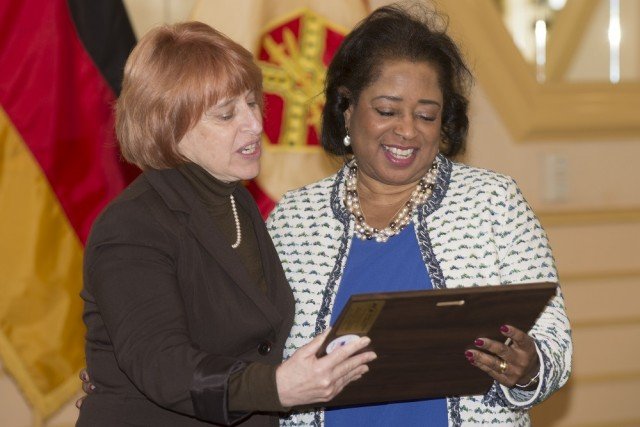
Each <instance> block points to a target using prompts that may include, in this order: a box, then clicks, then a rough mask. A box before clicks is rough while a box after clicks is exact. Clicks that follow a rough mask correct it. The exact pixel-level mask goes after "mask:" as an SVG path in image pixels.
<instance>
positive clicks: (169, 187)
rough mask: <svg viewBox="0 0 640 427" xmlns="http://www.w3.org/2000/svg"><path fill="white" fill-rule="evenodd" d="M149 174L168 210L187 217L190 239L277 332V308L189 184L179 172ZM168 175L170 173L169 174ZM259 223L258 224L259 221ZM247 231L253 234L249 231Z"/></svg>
mask: <svg viewBox="0 0 640 427" xmlns="http://www.w3.org/2000/svg"><path fill="white" fill-rule="evenodd" d="M153 172H154V173H152V174H149V175H150V176H149V178H150V179H149V181H150V182H151V183H152V185H153V186H154V188H156V190H157V191H158V192H159V193H160V194H161V196H162V197H163V199H164V200H165V202H167V204H168V205H169V207H170V208H171V209H174V210H181V211H184V212H186V213H187V214H188V216H189V219H188V224H187V226H188V228H189V229H190V231H191V232H192V234H193V236H194V237H195V238H196V239H197V240H198V241H199V242H200V244H202V246H203V247H204V248H205V249H206V250H207V252H209V254H211V256H212V257H213V258H214V259H215V260H216V261H218V263H219V264H220V266H221V267H222V268H223V269H224V270H225V271H226V273H227V274H228V275H229V277H230V278H231V279H232V280H233V281H234V282H235V283H236V284H237V285H238V287H239V288H240V289H242V291H243V292H244V294H245V295H246V296H247V297H248V298H249V299H251V300H252V301H253V302H254V304H255V305H256V307H258V309H260V311H261V312H262V313H263V314H264V316H265V317H266V319H267V320H268V321H269V323H270V324H271V325H272V327H273V328H274V329H275V330H277V329H278V328H279V326H280V324H281V323H282V315H281V314H280V313H279V312H278V310H277V308H276V307H275V305H274V304H273V303H272V302H271V301H270V300H269V298H268V297H267V295H265V294H264V293H263V292H262V290H260V287H259V286H258V284H257V283H254V282H253V280H251V278H250V277H249V273H248V272H247V269H246V268H245V266H244V265H243V264H242V262H241V261H240V257H239V256H238V255H237V254H236V253H235V252H234V251H233V249H232V248H231V246H230V245H229V243H228V242H227V241H226V239H225V238H224V236H223V235H222V232H221V231H220V230H219V228H218V227H217V226H216V225H215V224H214V222H213V221H212V219H211V217H210V215H209V214H208V212H207V210H206V208H205V206H204V204H203V203H202V202H200V200H199V199H198V197H197V196H196V194H195V191H194V190H193V189H192V188H191V184H189V182H187V180H186V179H185V178H184V177H183V176H182V175H181V174H180V172H178V171H176V170H167V171H153ZM158 172H160V173H158ZM169 172H173V173H172V174H169ZM162 175H166V176H162ZM159 178H168V179H159ZM171 193H173V194H171ZM236 193H237V191H236ZM243 202H244V203H243V207H245V209H247V210H248V211H249V212H251V209H250V207H246V206H245V203H246V200H243ZM252 220H253V215H252ZM260 221H262V219H261V218H260ZM253 222H254V227H255V228H258V229H259V228H264V227H260V225H259V224H258V225H257V227H256V226H255V220H254V221H253ZM245 232H250V230H246V231H245ZM251 232H253V231H252V230H251ZM257 234H258V242H259V248H260V253H261V254H262V255H261V257H262V259H263V268H265V271H264V274H265V277H266V278H267V283H268V284H269V285H273V284H272V283H270V280H269V277H270V276H268V275H267V274H268V273H267V270H266V268H267V266H266V265H265V262H264V258H265V254H264V251H265V248H264V247H263V246H264V243H263V241H262V240H263V239H262V238H260V236H259V231H257Z"/></svg>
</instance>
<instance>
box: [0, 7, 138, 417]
mask: <svg viewBox="0 0 640 427" xmlns="http://www.w3.org/2000/svg"><path fill="white" fill-rule="evenodd" d="M134 44H135V37H134V35H133V32H132V30H131V26H130V24H129V20H128V17H127V14H126V10H125V8H124V6H123V4H122V3H121V0H100V1H87V0H69V1H66V0H20V1H3V2H0V357H2V364H3V365H4V367H5V368H6V369H7V370H8V371H9V372H10V373H11V374H12V376H13V377H14V378H15V379H16V381H17V383H18V385H19V386H20V388H21V389H22V391H23V392H24V394H25V395H26V397H27V399H28V400H29V401H30V403H31V404H32V405H33V407H34V408H35V410H36V411H37V413H38V414H39V415H40V416H42V417H46V416H48V415H49V414H51V413H52V412H53V411H55V410H56V409H57V408H59V407H60V405H62V404H63V403H64V402H66V401H67V400H68V399H69V398H70V397H71V396H72V395H73V394H74V393H76V392H77V391H78V389H79V380H78V379H77V374H78V371H79V370H80V369H81V368H82V366H84V364H85V362H84V350H83V349H84V327H83V325H82V321H81V313H82V302H81V299H80V297H79V295H78V294H79V292H80V289H81V287H82V267H81V265H82V253H83V246H84V242H85V239H86V238H87V235H88V233H89V230H90V227H91V224H92V222H93V220H94V219H95V217H96V215H97V214H98V213H99V212H100V210H101V209H102V208H103V207H104V206H105V205H106V204H107V203H108V202H109V200H111V199H112V198H113V197H114V196H116V195H117V194H118V193H119V192H120V191H121V190H122V189H123V188H124V187H125V186H126V185H127V184H128V182H130V181H131V179H133V177H134V176H135V175H136V174H137V173H138V172H137V170H134V169H132V168H131V167H128V166H126V165H125V163H124V162H123V161H122V160H121V159H120V155H119V152H118V148H117V144H116V140H115V135H114V130H113V104H114V102H115V99H116V96H117V94H118V93H119V90H120V79H121V74H122V69H123V66H124V61H125V59H126V57H127V55H128V54H129V52H130V51H131V49H132V48H133V45H134Z"/></svg>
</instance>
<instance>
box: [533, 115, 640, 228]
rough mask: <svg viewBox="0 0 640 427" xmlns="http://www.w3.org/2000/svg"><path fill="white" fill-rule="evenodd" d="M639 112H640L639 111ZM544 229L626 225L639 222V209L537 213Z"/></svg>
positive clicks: (540, 211) (542, 211)
mask: <svg viewBox="0 0 640 427" xmlns="http://www.w3.org/2000/svg"><path fill="white" fill-rule="evenodd" d="M639 111H640V110H639ZM537 215H538V218H539V219H540V222H541V223H542V225H544V226H545V227H562V226H575V225H580V226H583V225H606V224H628V223H638V222H640V208H625V209H602V210H596V209H591V210H579V211H578V210H572V211H544V210H539V211H538V212H537Z"/></svg>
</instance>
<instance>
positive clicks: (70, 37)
mask: <svg viewBox="0 0 640 427" xmlns="http://www.w3.org/2000/svg"><path fill="white" fill-rule="evenodd" d="M0 28H2V31H0V105H2V107H3V108H4V109H5V111H6V112H7V115H8V116H9V117H10V119H11V121H12V122H13V124H14V125H15V127H16V129H17V130H18V132H19V133H20V134H21V135H22V138H23V139H24V141H25V143H26V144H27V146H28V147H29V149H30V150H31V152H32V153H33V156H34V157H35V159H36V160H37V162H38V163H39V165H40V167H41V168H42V170H43V172H44V173H45V175H46V176H47V178H48V180H49V183H50V184H51V187H52V189H53V191H54V193H55V194H56V196H57V198H58V200H59V201H60V203H61V205H62V207H63V209H64V210H65V212H66V214H67V217H68V218H69V220H70V223H71V225H72V226H73V228H74V229H75V231H76V233H77V235H78V237H79V238H80V240H81V241H82V242H83V243H84V241H85V240H86V237H87V235H88V233H89V229H90V227H91V223H92V222H93V220H94V218H95V217H96V215H97V214H98V213H99V212H100V210H101V209H102V208H103V207H104V205H105V204H106V203H107V202H108V201H109V200H110V199H111V198H113V197H114V196H115V195H117V194H118V193H119V192H120V191H121V190H122V188H124V186H125V185H126V180H125V178H123V172H122V168H123V163H122V162H121V161H120V160H119V154H118V149H117V146H116V142H115V137H114V133H113V112H112V108H111V107H112V105H113V103H114V101H115V97H114V94H113V92H112V91H111V89H110V88H109V87H108V85H107V83H106V81H105V80H104V78H103V77H102V76H101V74H100V73H99V71H98V69H97V68H96V66H95V65H94V63H93V62H92V60H91V58H90V57H89V55H88V54H87V53H86V51H85V50H84V47H83V46H82V44H81V42H80V40H79V39H78V36H77V33H76V31H75V27H74V24H73V21H72V19H71V15H70V12H69V9H68V6H67V3H66V1H65V0H21V1H4V2H2V3H1V4H0Z"/></svg>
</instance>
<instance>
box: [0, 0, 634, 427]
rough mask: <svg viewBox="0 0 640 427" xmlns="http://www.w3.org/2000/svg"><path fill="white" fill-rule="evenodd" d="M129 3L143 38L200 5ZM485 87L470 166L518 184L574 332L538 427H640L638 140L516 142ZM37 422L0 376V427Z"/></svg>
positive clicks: (70, 415)
mask: <svg viewBox="0 0 640 427" xmlns="http://www.w3.org/2000/svg"><path fill="white" fill-rule="evenodd" d="M216 1H219V0H216ZM569 1H572V0H569ZM125 3H126V4H127V7H128V9H129V11H130V13H131V18H132V21H133V24H134V26H135V29H136V33H138V34H140V33H142V32H144V31H145V30H146V29H147V28H149V27H150V26H152V25H154V24H156V23H159V22H163V21H175V20H183V19H186V18H187V17H188V16H189V13H190V8H191V7H192V6H193V5H194V4H195V3H196V2H195V0H190V1H185V0H172V1H168V0H128V1H125ZM581 49H582V50H583V51H584V48H581ZM469 55H470V59H471V61H474V60H476V59H477V57H476V56H475V55H474V53H473V52H471V53H470V54H469ZM584 55H587V54H586V53H585V54H583V56H581V57H579V58H578V59H577V60H576V62H574V64H573V66H572V67H571V69H570V70H571V75H572V78H576V77H575V75H576V73H578V72H579V71H578V70H579V68H580V67H587V68H588V63H586V64H585V63H584V61H585V57H584ZM578 64H579V66H578ZM487 83H488V82H483V81H479V82H478V83H477V85H476V87H475V88H474V91H473V95H472V107H471V123H472V131H471V136H470V141H469V148H468V151H467V153H466V155H465V156H464V161H465V162H467V163H469V164H472V165H475V166H480V167H484V168H488V169H493V170H496V171H499V172H501V173H505V174H508V175H511V176H513V177H514V178H515V179H516V180H517V182H518V183H519V185H520V187H521V188H522V191H523V193H524V194H525V196H526V197H527V199H528V200H529V202H530V203H531V204H532V206H533V208H534V210H535V211H536V212H537V213H538V215H539V216H540V218H541V220H542V222H543V225H544V226H545V228H546V230H547V232H548V234H549V237H550V240H551V244H552V246H553V249H554V254H555V257H556V261H557V265H558V269H559V272H560V279H561V282H562V285H563V289H564V292H565V296H566V300H567V307H568V311H569V315H570V318H571V320H572V323H573V330H574V342H575V357H574V372H573V376H572V378H571V380H570V382H569V384H568V386H567V387H565V388H564V389H563V390H561V391H560V392H559V393H557V394H556V395H554V396H553V397H552V398H551V399H550V400H548V401H547V402H545V403H543V404H542V405H540V406H539V407H537V408H536V409H535V410H534V412H533V413H534V421H536V424H535V425H538V426H557V427H565V426H567V427H568V426H572V427H574V426H575V427H578V426H581V427H595V426H599V427H600V426H612V427H613V426H640V405H638V396H639V395H640V357H639V356H638V355H639V354H640V312H639V310H638V308H637V307H638V302H637V301H639V300H640V262H639V259H640V257H639V256H638V254H640V190H639V189H638V187H639V185H640V172H639V171H640V169H639V168H638V167H637V163H638V159H640V134H636V135H631V136H627V137H625V138H624V139H621V138H620V137H618V136H616V137H609V138H607V137H606V136H603V137H600V138H598V139H593V138H590V139H583V138H575V137H572V136H571V135H565V136H563V137H562V138H557V139H555V140H554V139H546V140H545V141H536V140H531V141H527V142H523V141H516V140H514V138H513V137H512V135H511V133H510V131H509V130H508V128H507V126H506V124H505V122H504V121H503V120H502V119H501V117H500V115H499V114H498V112H497V111H498V109H497V108H496V105H495V104H494V100H493V99H491V97H490V96H489V94H488V92H487V91H486V89H485V87H486V84H487ZM553 107H554V106H553V105H549V106H548V108H550V109H552V108H553ZM556 114H558V115H562V114H563V112H562V111H557V112H556ZM638 117H639V120H640V112H638ZM558 188H560V190H562V191H560V192H558V191H554V189H555V190H557V189H558ZM563 189H564V190H563ZM76 415H77V411H76V409H75V408H74V407H73V406H72V402H70V403H69V405H67V406H66V407H65V408H63V409H62V410H61V411H60V412H59V413H58V414H57V415H55V416H54V417H53V418H51V419H50V420H48V422H47V423H45V425H47V426H70V425H73V422H74V420H75V418H76ZM34 421H37V420H33V419H32V418H31V415H30V411H29V408H28V406H27V404H26V402H25V401H24V399H23V398H22V396H21V395H20V393H19V392H18V390H17V388H16V387H15V384H14V383H13V381H12V380H11V378H9V377H7V376H6V375H4V374H2V373H0V425H2V426H7V427H23V426H24V427H26V426H30V425H33V423H34Z"/></svg>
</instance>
